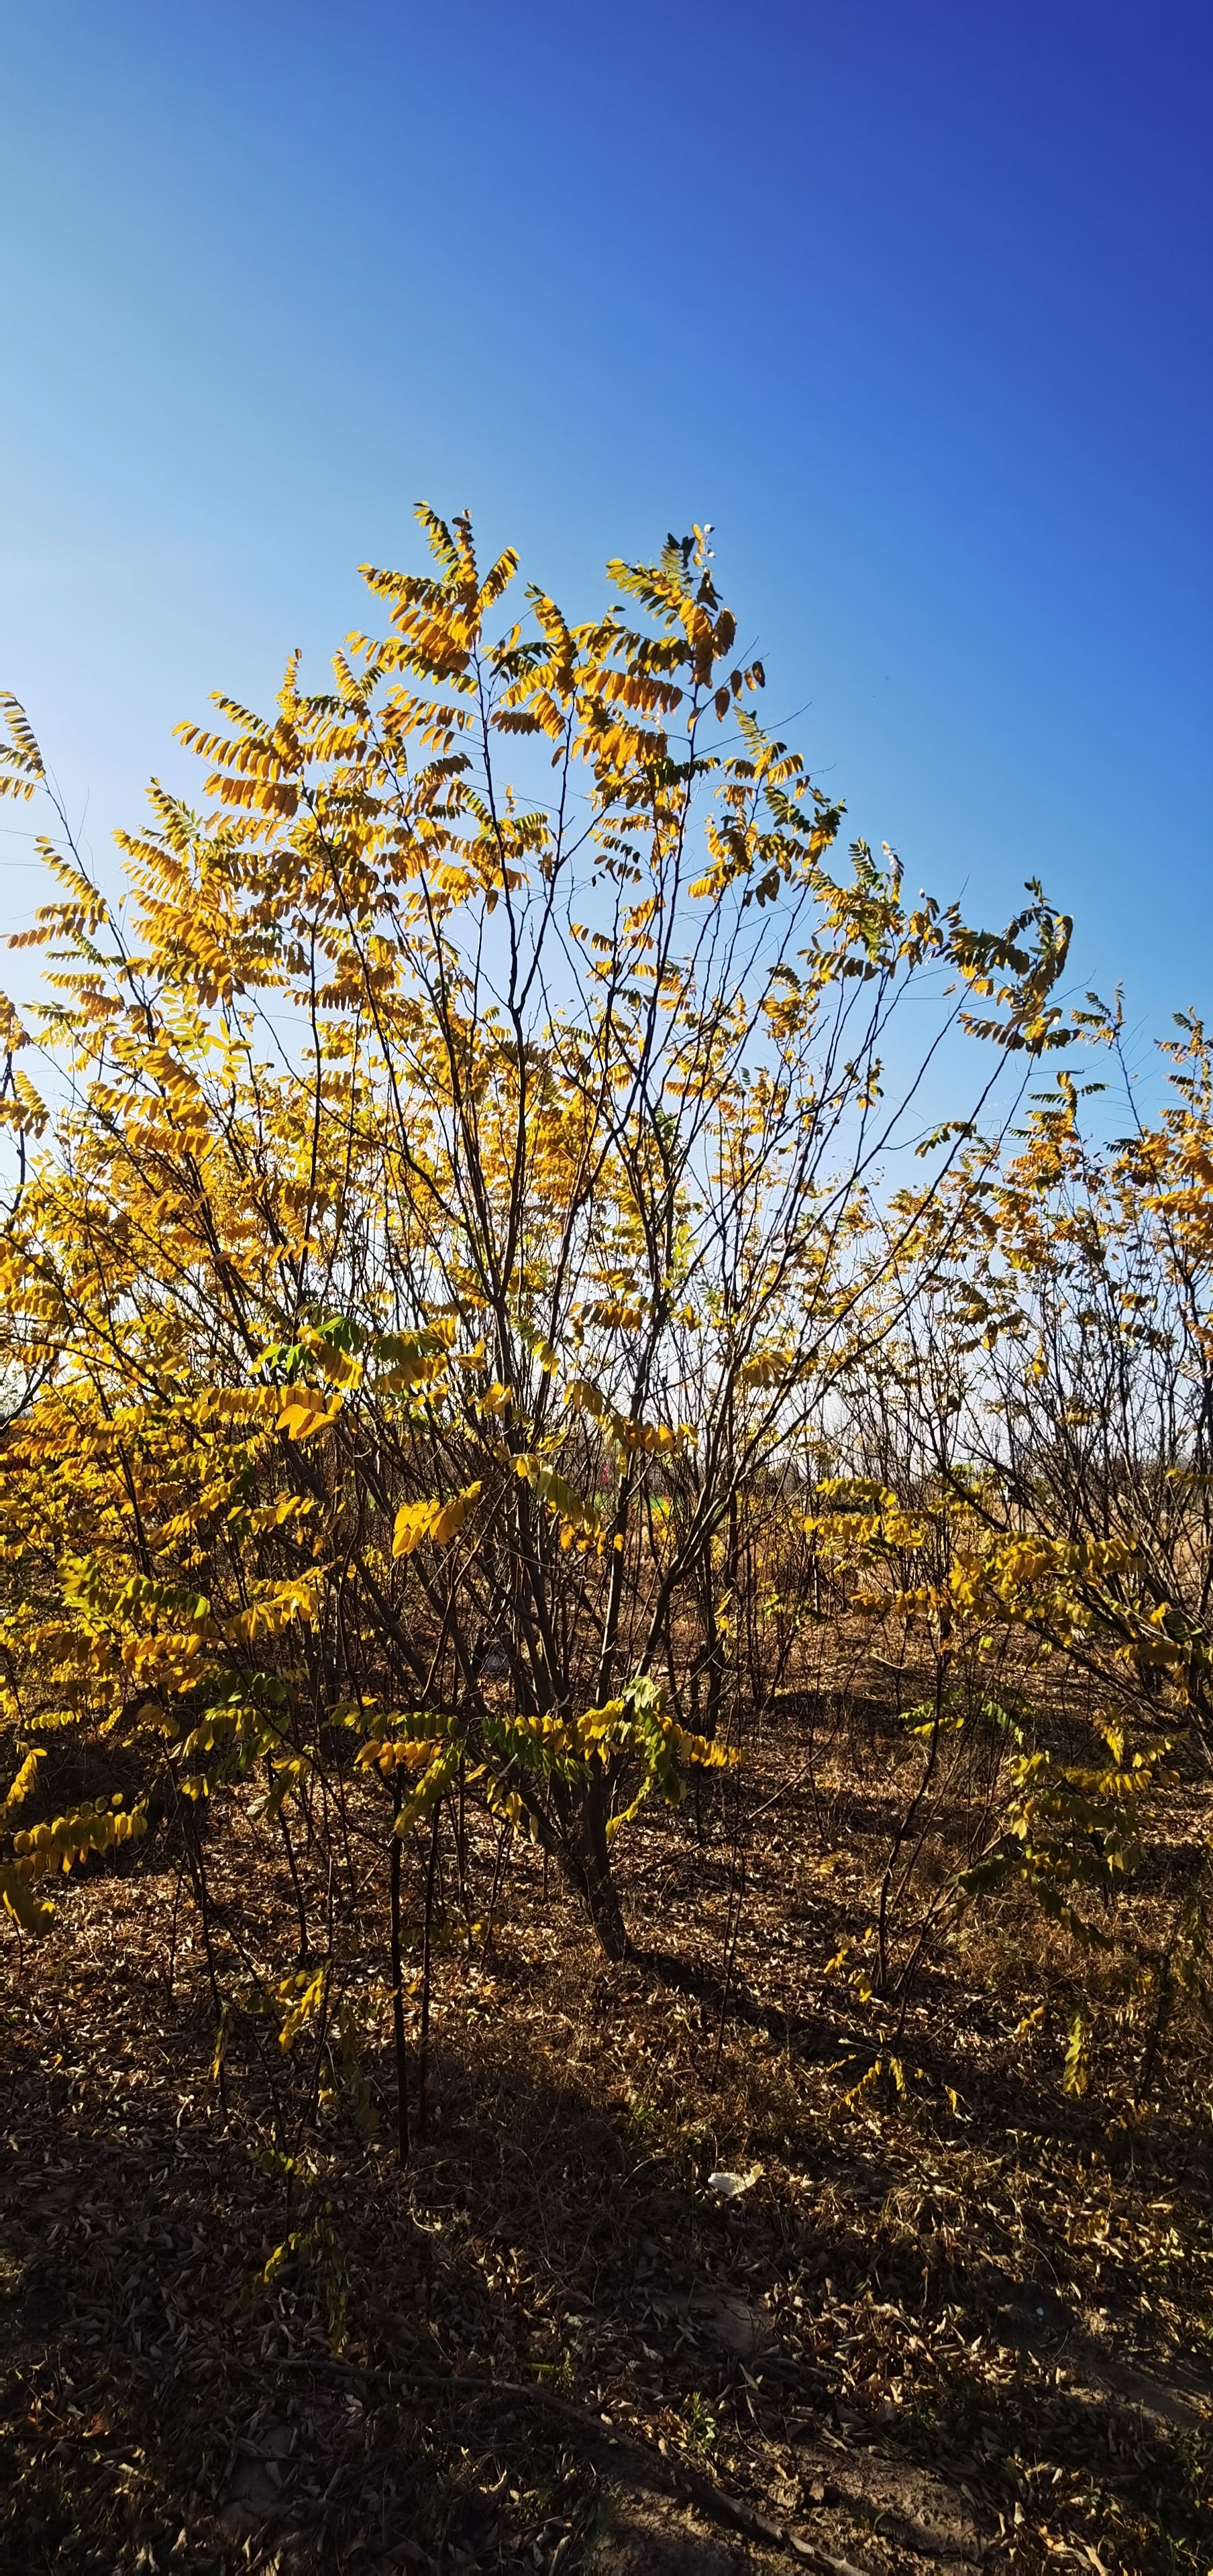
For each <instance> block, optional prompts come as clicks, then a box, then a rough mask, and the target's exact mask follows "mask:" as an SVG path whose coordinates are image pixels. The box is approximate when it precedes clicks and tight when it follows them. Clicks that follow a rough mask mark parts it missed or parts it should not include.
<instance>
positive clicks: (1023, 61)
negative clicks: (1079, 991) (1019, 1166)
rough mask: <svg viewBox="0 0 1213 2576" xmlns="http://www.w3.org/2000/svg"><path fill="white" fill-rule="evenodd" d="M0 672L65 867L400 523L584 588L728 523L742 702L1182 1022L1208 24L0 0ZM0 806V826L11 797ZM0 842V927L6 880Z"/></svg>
mask: <svg viewBox="0 0 1213 2576" xmlns="http://www.w3.org/2000/svg"><path fill="white" fill-rule="evenodd" d="M0 31H2V33H3V56H2V59H3V62H4V66H5V70H4V80H3V87H2V89H0V223H2V226H3V233H4V238H5V240H6V242H7V244H8V246H9V257H8V262H7V272H8V273H7V284H6V307H7V312H6V327H5V346H6V351H7V359H8V364H7V370H6V373H7V386H6V397H5V400H4V403H3V405H2V406H0V452H2V455H3V470H4V492H5V504H6V506H5V511H4V520H3V530H2V534H0V678H2V679H3V680H4V681H5V682H6V683H7V685H9V686H10V687H12V688H14V689H15V690H16V691H17V693H18V694H19V695H20V696H21V697H22V698H23V699H24V700H25V702H26V704H27V705H28V707H29V710H30V713H31V716H32V717H33V719H34V722H35V724H36V727H37V729H38V731H39V733H40V735H41V737H42V738H43V742H44V747H45V749H46V751H47V753H48V755H50V756H52V757H53V759H54V761H55V765H56V768H57V771H58V773H59V776H60V778H61V780H62V783H63V785H64V788H65V790H66V792H67V794H68V796H69V798H70V801H71V803H72V806H73V809H74V810H75V811H77V812H83V813H84V814H85V816H86V820H85V834H86V838H87V839H88V840H89V842H90V843H91V845H92V847H93V849H94V851H95V853H96V854H97V857H98V860H99V862H100V863H102V864H104V865H107V866H108V864H109V862H108V860H107V859H106V856H105V853H106V846H107V835H108V832H109V830H110V829H111V828H112V826H113V825H114V824H116V823H118V822H121V821H125V822H128V823H133V822H137V821H138V820H139V818H140V810H141V786H142V782H143V780H144V779H145V777H146V776H147V774H148V773H149V772H150V771H151V770H152V769H156V770H157V771H158V772H159V773H160V774H161V775H163V776H166V777H168V778H171V779H173V780H175V781H178V782H186V781H188V784H189V787H190V789H191V790H192V792H194V793H195V794H196V793H198V792H199V776H200V774H199V773H198V772H197V771H196V768H195V767H194V766H193V765H192V764H190V763H188V762H187V761H185V759H184V757H183V755H181V754H180V753H179V752H175V751H173V750H172V749H171V748H170V747H169V739H168V738H169V734H170V729H171V727H172V724H173V723H174V721H175V720H176V719H177V718H178V717H180V716H183V715H187V714H189V715H195V714H201V713H203V712H204V711H205V703H206V696H207V692H208V690H209V689H210V688H212V687H223V688H226V689H229V690H231V691H233V692H234V693H235V694H236V695H238V696H240V697H242V698H244V699H246V700H251V701H252V702H254V703H263V702H266V701H267V700H268V699H269V698H270V697H271V696H272V693H273V689H274V687H275V685H276V682H277V678H278V674H279V671H280V668H281V664H282V661H283V659H284V658H285V654H286V652H287V650H288V649H289V648H290V647H291V646H293V645H296V644H299V645H302V646H303V648H304V650H305V654H306V655H307V656H308V663H307V667H308V669H309V670H312V671H315V672H317V673H318V672H319V669H320V667H321V657H323V656H324V655H325V654H326V653H327V651H328V650H329V649H330V648H331V646H332V645H333V644H334V643H335V642H337V641H338V640H340V638H341V637H342V636H343V635H344V633H345V632H346V630H347V629H348V628H349V627H350V626H352V625H354V624H356V623H360V622H362V620H363V617H364V613H365V611H364V595H363V594H362V592H361V587H360V585H359V583H358V580H357V576H356V566H357V564H358V563H359V561H360V560H364V559H369V560H371V561H373V562H378V563H389V562H396V563H400V562H412V561H415V560H416V559H417V553H418V548H419V543H420V540H419V537H418V534H417V532H416V530H415V529H414V527H413V525H412V521H411V516H410V513H411V505H412V503H413V502H414V500H415V499H416V498H417V497H418V496H419V495H424V496H425V497H427V498H428V499H430V500H432V501H433V502H434V503H435V505H436V506H437V507H439V508H440V509H443V510H445V511H450V510H452V509H456V508H458V507H460V506H461V505H463V504H465V503H468V504H470V505H471V507H472V509H473V512H474V514H475V516H476V518H477V521H478V523H479V526H480V528H481V531H482V540H483V543H484V546H485V548H486V549H487V548H489V547H492V548H496V547H497V546H498V545H500V544H501V543H503V542H505V541H507V540H510V541H513V542H515V543H517V544H518V545H520V546H521V548H522V550H523V554H524V568H525V569H526V570H527V571H529V572H531V573H533V574H534V575H535V576H536V577H538V578H541V579H542V580H543V581H544V583H545V585H546V586H548V587H549V588H551V589H552V590H554V591H556V593H557V594H558V595H559V596H560V597H561V598H562V599H563V600H564V601H565V603H566V604H567V605H569V606H570V607H571V608H572V610H573V611H574V612H575V613H576V612H581V611H583V610H586V609H588V608H590V607H591V606H594V605H596V604H597V603H598V601H599V598H600V596H601V572H600V567H601V564H602V560H603V558H604V557H605V556H606V555H607V554H608V553H614V552H623V553H629V554H630V553H643V554H648V553H651V552H652V551H653V550H654V549H655V548H656V546H657V545H659V543H660V541H661V539H662V537H663V536H664V534H665V532H666V530H667V528H674V529H678V530H681V529H683V528H685V527H687V526H689V524H690V522H691V521H692V519H704V518H708V519H711V520H712V521H714V523H715V526H716V531H717V534H716V539H715V542H716V548H717V569H718V573H719V576H720V580H721V584H722V587H723V588H724V590H725V592H726V595H727V596H728V597H729V598H730V599H731V601H732V603H733V605H734V606H735V607H736V609H737V611H738V614H739V618H740V622H741V633H742V638H743V640H744V641H745V642H746V643H750V642H751V641H752V642H753V644H754V646H755V647H756V649H758V650H759V651H761V653H762V654H763V656H764V658H765V661H766V664H767V668H768V674H769V680H770V686H769V689H768V695H767V713H768V715H769V716H774V717H777V718H781V719H782V718H787V719H791V718H792V717H793V716H795V718H796V721H795V726H794V731H795V736H796V739H797V740H798V742H799V743H800V745H801V747H802V748H803V749H804V750H805V752H806V753H807V755H808V757H809V759H810V762H811V765H812V766H813V768H814V771H815V773H816V775H817V776H818V777H819V778H820V780H821V782H822V783H823V784H824V785H826V786H827V787H828V788H829V789H830V790H831V792H833V793H842V794H843V795H845V797H846V799H847V802H848V806H849V809H850V815H851V820H852V823H853V826H854V828H855V829H856V830H858V831H862V832H863V833H865V835H866V836H867V837H868V838H869V839H871V840H873V841H875V842H879V841H880V840H881V839H886V838H887V839H888V840H890V841H893V842H895V843H896V844H897V846H898V847H899V848H900V850H901V852H902V855H903V858H904V861H905V865H906V871H907V876H908V877H909V879H910V880H911V881H912V882H913V883H914V884H918V883H922V884H928V885H930V886H931V887H932V888H933V889H934V890H936V891H937V892H940V893H941V894H944V895H951V894H953V893H955V892H958V891H960V890H962V889H963V890H965V893H966V899H967V902H968V904H969V907H970V909H971V911H973V912H974V913H976V914H980V915H981V916H983V917H987V918H989V917H993V916H995V915H997V916H999V917H1001V916H1002V915H1003V914H1004V913H1005V912H1006V911H1008V910H1009V909H1010V908H1012V907H1013V906H1014V904H1015V902H1016V899H1017V895H1018V891H1019V888H1020V886H1021V884H1022V880H1023V879H1024V877H1025V876H1027V875H1029V874H1039V875H1041V876H1042V877H1043V878H1044V880H1045V883H1046V885H1047V887H1048V890H1049V891H1050V893H1051V894H1052V895H1053V896H1054V897H1055V899H1057V900H1058V901H1059V902H1061V903H1062V904H1064V905H1065V906H1066V907H1067V908H1070V909H1072V910H1073V911H1074V912H1075V914H1076V915H1077V918H1078V931H1077V938H1076V947H1075V955H1076V959H1077V963H1078V967H1079V971H1080V975H1081V978H1082V980H1083V981H1094V982H1095V983H1096V984H1097V985H1100V986H1101V987H1105V988H1106V987H1108V986H1110V985H1111V984H1112V982H1113V981H1114V980H1115V979H1116V978H1117V977H1118V976H1121V977H1123V978H1124V980H1125V982H1126V986H1127V999H1128V1005H1129V1014H1130V1019H1131V1022H1132V1023H1133V1025H1134V1026H1135V1027H1138V1028H1140V1030H1141V1032H1142V1048H1143V1052H1144V1040H1145V1035H1146V1033H1147V1032H1150V1031H1154V1032H1161V1031H1162V1030H1163V1029H1164V1027H1165V1023H1166V1020H1167V1017H1168V1014H1169V1013H1170V1011H1171V1010H1172V1009H1173V1008H1175V1007H1178V1006H1181V1005H1185V1004H1194V1005H1196V1006H1197V1007H1198V1008H1200V1007H1204V1008H1206V1009H1208V1011H1209V1014H1210V1016H1211V1017H1213V991H1211V990H1210V986H1211V983H1213V977H1211V973H1210V940H1209V930H1210V922H1211V917H1213V901H1211V897H1210V889H1209V871H1208V859H1209V851H1208V838H1209V813H1210V801H1211V800H1210V788H1211V785H1213V778H1211V770H1213V761H1211V757H1210V729H1209V696H1210V690H1209V681H1210V659H1211V654H1210V640H1209V623H1210V621H1209V608H1208V599H1209V589H1210V580H1209V576H1210V555H1211V552H1213V549H1211V545H1210V536H1211V512H1210V470H1209V467H1210V459H1209V414H1210V402H1209V396H1210V376H1211V373H1213V367H1211V345H1210V301H1209V283H1208V281H1209V275H1210V251H1211V248H1213V243H1211V239H1210V235H1211V232H1213V224H1211V220H1210V218H1211V212H1213V175H1211V164H1210V155H1209V149H1208V126H1209V115H1210V103H1211V90H1213V79H1211V75H1213V16H1211V15H1210V12H1209V10H1208V7H1207V5H1204V0H1202V5H1191V6H1189V5H1185V0H1152V5H1150V6H1148V7H1147V6H1146V5H1144V0H1142V5H1133V6H1124V5H1117V0H1098V5H1094V4H1093V0H1092V5H1088V0H1049V5H1039V0H1024V5H1018V6H1014V7H1012V6H1010V5H1009V0H978V5H974V0H866V5H863V6H858V5H852V6H850V7H848V8H840V7H839V6H838V5H837V0H834V5H832V6H823V5H818V0H750V6H749V7H748V8H746V9H739V8H737V7H736V6H729V7H724V6H718V5H717V0H646V5H639V0H616V5H615V6H614V7H613V8H612V9H609V10H606V9H597V8H595V9H591V8H583V7H581V6H580V5H578V0H512V5H511V6H510V7H509V8H503V7H501V6H500V5H496V6H489V5H486V0H464V5H461V6H459V7H458V8H456V7H453V6H447V7H446V8H434V7H432V6H426V7H422V6H416V5H413V0H295V5H289V6H288V5H286V0H239V5H235V0H171V5H167V0H156V5H154V6H153V5H146V0H38V6H37V8H36V9H31V8H29V7H28V6H27V5H22V6H15V5H7V6H3V5H0ZM5 823H6V827H8V826H13V827H22V826H23V824H24V817H23V816H22V815H20V814H18V813H16V812H14V811H11V810H10V814H9V815H8V816H6V817H5ZM28 859H29V852H28V847H27V845H26V844H25V843H24V842H23V841H22V840H21V839H20V838H19V837H18V835H17V832H16V831H15V830H14V829H12V828H6V830H5V834H4V837H3V839H0V865H3V869H4V888H5V896H6V913H7V926H9V927H12V926H17V925H19V924H20V922H21V921H23V920H24V919H26V918H28V914H29V911H30V909H31V908H32V905H33V903H34V902H35V901H36V900H37V897H38V888H37V884H36V880H35V877H34V875H33V873H32V871H31V870H30V868H29V865H28Z"/></svg>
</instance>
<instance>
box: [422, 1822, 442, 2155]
mask: <svg viewBox="0 0 1213 2576" xmlns="http://www.w3.org/2000/svg"><path fill="white" fill-rule="evenodd" d="M441 1822H442V1800H441V1798H437V1799H435V1801H434V1821H433V1824H432V1826H431V1828H430V1856H429V1860H428V1862H427V1863H426V1872H425V1928H424V1931H423V1934H422V1952H421V2041H420V2046H419V2049H418V2054H417V2136H418V2139H419V2140H420V2139H423V2138H424V2137H425V2136H426V2135H427V2132H428V2130H429V2125H430V1955H431V1944H432V1939H433V1929H434V1881H435V1876H436V1873H437V1867H438V1828H439V1825H440V1824H441Z"/></svg>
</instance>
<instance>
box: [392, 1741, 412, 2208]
mask: <svg viewBox="0 0 1213 2576" xmlns="http://www.w3.org/2000/svg"><path fill="white" fill-rule="evenodd" d="M392 1809H393V1815H394V1816H395V1815H397V1814H399V1811H400V1790H399V1787H398V1786H395V1787H394V1796H393V1800H392ZM400 1860H401V1852H400V1836H399V1834H398V1833H396V1832H395V1830H393V1833H392V1853H391V1861H390V1864H389V1869H390V1881H391V1899H392V1936H391V1937H392V2034H393V2039H394V2042H395V2052H396V2152H397V2154H398V2156H399V2158H400V2162H401V2164H402V2165H406V2164H407V2163H408V2160H409V2070H408V2056H407V2051H406V2045H405V2036H404V1960H403V1956H402V1951H401V1940H400Z"/></svg>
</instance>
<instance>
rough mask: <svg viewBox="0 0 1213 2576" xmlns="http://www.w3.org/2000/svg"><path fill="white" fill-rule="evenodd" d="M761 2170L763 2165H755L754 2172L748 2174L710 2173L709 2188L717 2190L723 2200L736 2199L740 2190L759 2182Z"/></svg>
mask: <svg viewBox="0 0 1213 2576" xmlns="http://www.w3.org/2000/svg"><path fill="white" fill-rule="evenodd" d="M761 2172H762V2167H761V2165H755V2167H754V2170H753V2172H752V2173H748V2174H739V2173H710V2174H709V2175H708V2190H709V2191H714V2192H717V2193H718V2194H719V2196H720V2198H721V2200H736V2199H737V2196H738V2194H739V2192H743V2191H748V2190H749V2188H750V2185H751V2183H755V2182H757V2180H758V2177H759V2174H760V2173H761Z"/></svg>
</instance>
